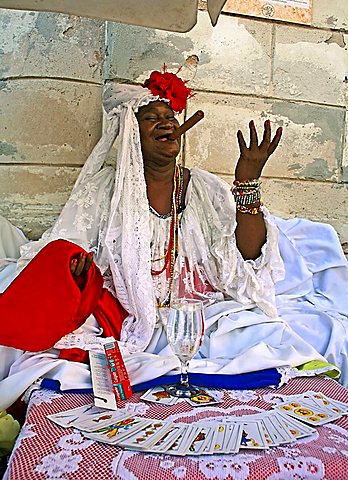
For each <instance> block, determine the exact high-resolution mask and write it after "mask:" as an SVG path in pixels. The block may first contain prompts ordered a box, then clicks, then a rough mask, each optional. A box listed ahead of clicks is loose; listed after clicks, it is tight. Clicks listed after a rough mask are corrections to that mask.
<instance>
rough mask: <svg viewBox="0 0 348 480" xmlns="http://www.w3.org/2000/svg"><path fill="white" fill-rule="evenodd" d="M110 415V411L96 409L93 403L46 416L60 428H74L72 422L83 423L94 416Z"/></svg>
mask: <svg viewBox="0 0 348 480" xmlns="http://www.w3.org/2000/svg"><path fill="white" fill-rule="evenodd" d="M110 413H111V412H110V410H105V408H100V407H96V406H95V405H94V403H89V404H88V405H83V406H82V407H77V408H72V409H71V410H65V411H63V412H58V413H53V414H51V415H47V418H48V419H49V420H51V421H52V422H54V423H56V424H57V425H60V426H61V427H64V428H68V427H72V426H75V425H74V422H76V421H84V420H88V419H89V418H91V417H93V416H95V415H104V414H105V415H108V414H110Z"/></svg>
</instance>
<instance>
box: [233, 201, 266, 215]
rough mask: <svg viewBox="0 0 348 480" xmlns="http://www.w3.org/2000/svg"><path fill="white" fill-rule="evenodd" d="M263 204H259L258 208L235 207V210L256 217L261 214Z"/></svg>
mask: <svg viewBox="0 0 348 480" xmlns="http://www.w3.org/2000/svg"><path fill="white" fill-rule="evenodd" d="M262 206H263V203H262V202H261V203H260V205H259V206H258V207H249V208H248V207H246V206H244V205H238V204H237V205H236V209H237V211H238V212H240V213H249V215H257V214H258V213H260V212H262Z"/></svg>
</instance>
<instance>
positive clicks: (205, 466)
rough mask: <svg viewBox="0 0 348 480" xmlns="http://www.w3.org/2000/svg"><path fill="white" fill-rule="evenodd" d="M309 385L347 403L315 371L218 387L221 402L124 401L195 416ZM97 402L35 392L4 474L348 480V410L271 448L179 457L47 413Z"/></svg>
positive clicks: (250, 409) (263, 405) (240, 407)
mask: <svg viewBox="0 0 348 480" xmlns="http://www.w3.org/2000/svg"><path fill="white" fill-rule="evenodd" d="M308 390H314V391H319V392H322V393H324V394H325V395H327V396H329V397H332V398H335V399H337V400H341V401H345V402H348V390H347V389H345V388H344V387H342V386H341V385H339V384H338V383H337V382H336V381H335V380H332V379H326V378H320V377H316V378H296V379H293V380H291V381H290V383H289V384H288V385H285V386H283V387H281V388H280V389H278V390H274V389H270V388H262V389H257V390H217V394H218V395H220V396H221V398H222V399H223V403H221V404H218V405H216V406H205V407H191V406H190V405H188V404H187V403H186V402H185V401H180V402H178V403H176V404H175V405H172V406H165V405H156V404H150V403H146V402H144V401H142V400H140V398H139V397H140V395H141V393H139V394H135V395H133V397H132V398H130V399H129V400H127V401H126V402H122V404H121V405H120V406H121V407H124V408H126V409H127V410H128V411H129V412H131V413H135V414H136V415H139V416H144V417H150V418H158V419H164V418H169V419H171V420H175V421H180V422H187V423H189V422H197V421H198V420H205V421H209V420H211V419H214V418H216V419H217V418H220V419H221V418H224V417H226V416H229V415H248V414H253V413H258V412H261V411H264V410H269V409H270V408H271V405H272V403H274V402H272V401H273V400H274V399H275V397H280V398H283V396H284V395H293V394H296V393H302V392H305V391H308ZM91 401H92V395H90V394H62V393H56V392H52V391H50V390H46V389H41V390H37V391H34V392H33V394H32V396H31V400H30V403H29V406H28V413H27V418H26V422H25V424H24V426H23V429H22V431H21V433H20V435H19V437H18V439H17V442H16V445H15V449H14V451H13V453H12V456H11V458H10V462H9V466H8V469H7V471H6V474H5V477H4V480H43V479H50V480H52V479H65V480H76V479H79V480H87V479H91V480H103V479H108V480H111V479H119V480H154V479H165V480H177V479H187V480H206V479H209V480H214V479H216V480H220V479H224V480H225V479H226V480H232V479H238V480H247V479H252V480H266V479H267V480H276V479H277V480H287V479H298V480H302V479H303V480H304V479H315V480H317V479H325V480H330V479H332V480H341V479H342V480H344V479H348V416H346V417H342V418H340V419H338V420H336V421H335V422H333V423H329V424H326V425H323V426H321V427H318V428H317V429H316V432H315V433H314V434H313V435H312V436H310V437H306V438H304V439H301V440H297V441H296V442H293V443H291V444H287V445H282V446H279V447H273V448H270V449H269V450H265V451H256V450H244V451H243V452H242V453H238V454H235V455H204V456H198V457H194V456H189V457H173V456H169V455H157V454H150V453H149V454H146V453H140V452H134V451H124V450H122V449H121V448H119V447H115V446H109V445H105V444H101V443H97V442H94V441H92V440H89V439H86V438H84V437H83V435H82V434H81V433H80V432H79V431H78V430H75V429H72V428H70V429H63V428H61V427H59V426H57V425H55V424H53V423H52V422H50V421H49V420H48V419H47V418H46V415H47V414H51V413H55V412H58V411H62V410H68V409H70V408H74V407H77V406H80V405H83V404H87V403H90V402H91Z"/></svg>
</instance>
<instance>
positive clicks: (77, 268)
mask: <svg viewBox="0 0 348 480" xmlns="http://www.w3.org/2000/svg"><path fill="white" fill-rule="evenodd" d="M92 263H93V252H89V253H86V252H81V253H80V255H79V256H78V257H77V258H73V259H72V260H71V262H70V271H71V273H72V274H73V275H76V276H77V277H79V276H80V275H84V274H85V273H87V272H88V270H89V269H90V268H91V265H92Z"/></svg>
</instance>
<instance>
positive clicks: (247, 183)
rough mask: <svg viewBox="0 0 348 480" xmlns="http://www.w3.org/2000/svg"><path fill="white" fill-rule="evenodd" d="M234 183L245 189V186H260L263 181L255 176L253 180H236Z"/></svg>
mask: <svg viewBox="0 0 348 480" xmlns="http://www.w3.org/2000/svg"><path fill="white" fill-rule="evenodd" d="M233 185H234V186H235V187H237V188H238V187H242V188H243V189H245V188H248V187H249V188H258V187H259V186H260V185H261V181H260V179H259V178H253V179H252V180H243V181H241V182H240V181H239V180H234V182H233Z"/></svg>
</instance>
